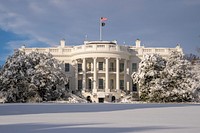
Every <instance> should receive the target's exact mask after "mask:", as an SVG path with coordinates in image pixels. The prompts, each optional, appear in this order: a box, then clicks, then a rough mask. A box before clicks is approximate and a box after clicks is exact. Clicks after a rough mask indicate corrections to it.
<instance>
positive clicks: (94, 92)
mask: <svg viewBox="0 0 200 133" xmlns="http://www.w3.org/2000/svg"><path fill="white" fill-rule="evenodd" d="M20 50H23V51H25V52H26V53H30V52H32V51H38V52H41V53H45V52H49V53H51V54H52V55H53V56H54V57H55V58H56V59H58V60H60V61H62V62H63V70H64V71H65V72H66V75H67V76H68V77H69V86H68V87H69V88H70V89H72V90H74V91H77V90H79V91H81V92H82V94H83V95H84V96H85V97H86V98H87V99H88V100H89V99H90V100H91V101H93V102H106V101H107V102H111V101H115V100H120V98H122V97H123V96H125V95H126V93H130V92H132V93H135V94H137V91H138V89H137V86H136V85H134V84H133V83H132V79H131V74H132V73H133V72H134V71H137V69H138V64H139V62H140V61H141V59H142V58H143V57H144V55H145V54H152V53H157V54H160V55H161V56H163V57H167V56H168V55H169V53H170V51H172V50H176V51H180V52H182V48H181V47H180V46H176V47H175V48H145V47H144V46H141V45H140V40H139V39H137V40H136V42H135V46H125V45H118V44H117V42H116V41H84V44H83V45H79V46H67V45H65V40H61V41H60V46H58V47H54V48H25V47H22V48H20ZM136 96H137V95H136Z"/></svg>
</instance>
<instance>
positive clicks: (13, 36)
mask: <svg viewBox="0 0 200 133" xmlns="http://www.w3.org/2000/svg"><path fill="white" fill-rule="evenodd" d="M199 14H200V0H0V64H3V63H4V62H5V60H6V58H7V56H8V55H11V54H12V53H13V50H14V49H16V48H19V47H21V46H22V45H24V44H25V45H26V46H27V47H52V46H56V45H58V43H59V40H60V39H63V38H65V40H66V42H67V45H78V44H82V43H83V41H84V39H85V36H86V35H87V36H88V40H98V39H99V18H100V17H102V16H103V17H107V18H108V20H107V21H106V26H105V27H103V40H117V41H118V43H119V44H123V43H124V42H125V43H126V44H127V45H134V42H135V40H136V39H137V38H139V39H140V40H141V41H142V44H144V45H145V46H147V47H175V46H176V44H177V43H178V44H180V45H181V47H182V48H183V49H184V52H185V53H186V54H187V53H195V54H197V53H196V48H197V47H200V15H199Z"/></svg>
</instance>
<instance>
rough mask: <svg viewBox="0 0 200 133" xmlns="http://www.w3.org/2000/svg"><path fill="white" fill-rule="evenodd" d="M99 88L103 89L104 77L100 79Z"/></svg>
mask: <svg viewBox="0 0 200 133" xmlns="http://www.w3.org/2000/svg"><path fill="white" fill-rule="evenodd" d="M99 89H103V79H99Z"/></svg>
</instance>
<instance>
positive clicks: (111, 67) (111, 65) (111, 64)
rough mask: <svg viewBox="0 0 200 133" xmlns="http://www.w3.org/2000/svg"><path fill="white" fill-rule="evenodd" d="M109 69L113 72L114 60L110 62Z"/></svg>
mask: <svg viewBox="0 0 200 133" xmlns="http://www.w3.org/2000/svg"><path fill="white" fill-rule="evenodd" d="M110 71H111V72H114V71H115V68H114V62H110Z"/></svg>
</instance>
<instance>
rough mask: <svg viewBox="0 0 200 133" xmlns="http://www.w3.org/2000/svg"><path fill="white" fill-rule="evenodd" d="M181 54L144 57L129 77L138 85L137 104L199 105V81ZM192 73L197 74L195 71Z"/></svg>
mask: <svg viewBox="0 0 200 133" xmlns="http://www.w3.org/2000/svg"><path fill="white" fill-rule="evenodd" d="M191 69H192V70H195V69H194V68H193V67H192V65H191V63H190V62H189V61H188V60H186V59H184V58H183V55H182V53H179V52H177V51H172V52H171V54H170V56H169V57H168V58H166V59H165V58H163V57H161V55H158V54H150V55H145V57H144V59H143V60H142V61H141V62H140V64H139V69H138V72H134V73H133V74H132V79H133V82H134V83H137V84H138V85H139V88H140V89H139V93H140V100H143V101H151V102H184V101H185V102H190V101H199V99H200V96H199V88H200V84H199V81H200V77H198V76H197V75H196V74H195V73H194V72H193V71H191ZM195 71H199V67H196V70H195Z"/></svg>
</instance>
